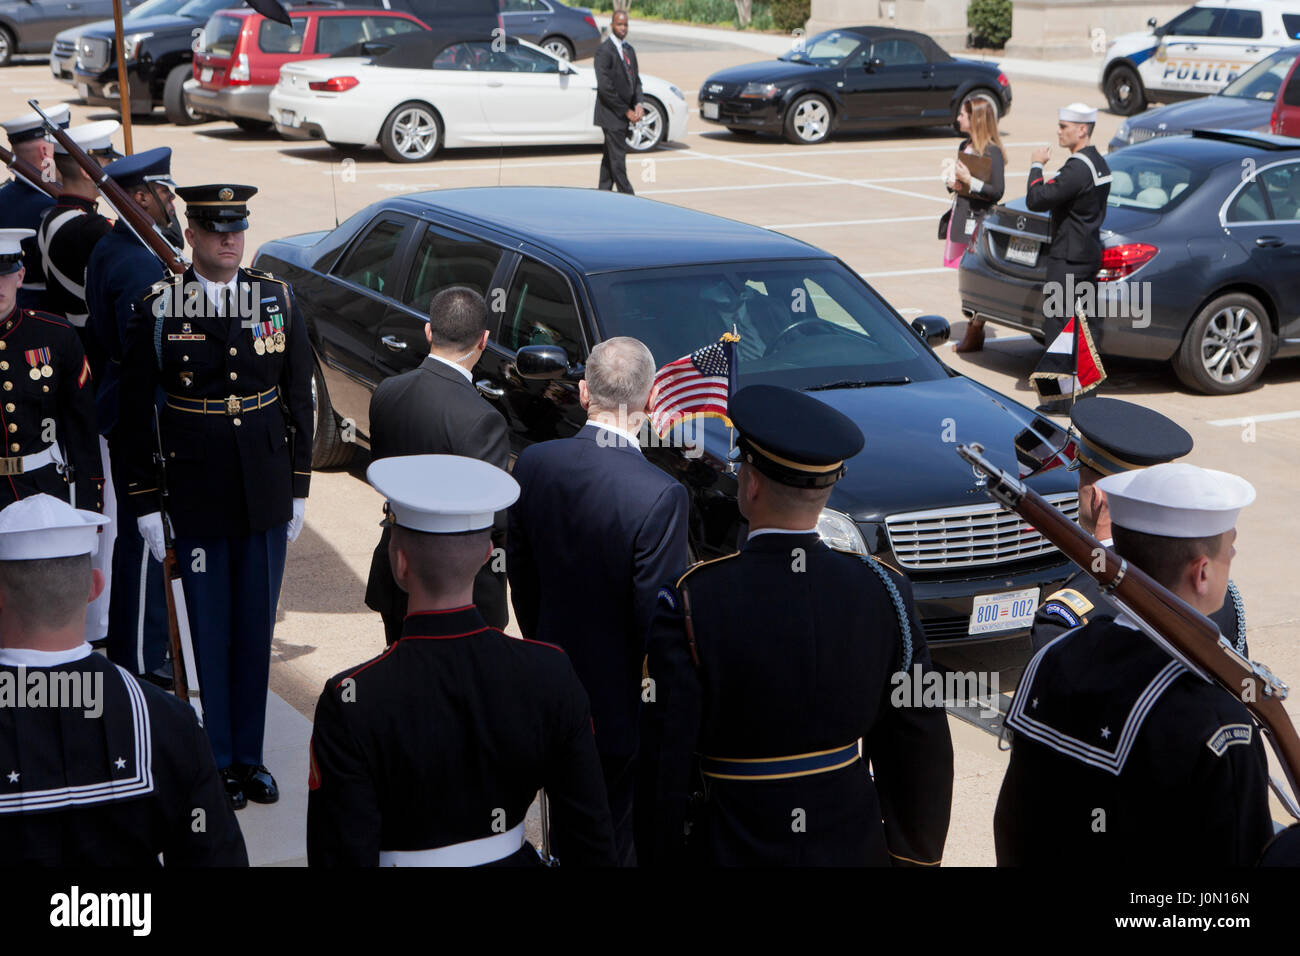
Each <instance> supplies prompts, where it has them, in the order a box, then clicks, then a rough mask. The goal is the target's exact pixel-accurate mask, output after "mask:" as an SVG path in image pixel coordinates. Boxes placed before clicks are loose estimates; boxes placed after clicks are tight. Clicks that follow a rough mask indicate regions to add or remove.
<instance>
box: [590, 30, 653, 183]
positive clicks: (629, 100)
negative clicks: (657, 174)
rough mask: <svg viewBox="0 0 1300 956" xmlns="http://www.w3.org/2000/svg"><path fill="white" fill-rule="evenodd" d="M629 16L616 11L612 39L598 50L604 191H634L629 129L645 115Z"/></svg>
mask: <svg viewBox="0 0 1300 956" xmlns="http://www.w3.org/2000/svg"><path fill="white" fill-rule="evenodd" d="M626 37H627V14H626V13H624V12H623V11H621V10H620V11H617V12H615V14H614V16H613V18H612V19H611V20H610V24H609V36H608V37H606V38H605V42H604V43H602V44H601V45H600V46H599V47H598V48H597V49H596V57H595V67H596V115H595V117H594V119H593V122H594V123H595V124H596V125H597V126H599V127H600V128H601V129H603V130H604V131H605V153H604V156H603V157H602V158H601V161H600V188H601V189H614V188H617V189H618V191H619V192H621V193H630V192H632V191H633V190H632V184H631V183H630V182H629V181H628V178H627V128H628V124H629V123H638V122H640V121H641V117H642V116H644V115H645V110H644V108H643V107H642V106H641V70H640V68H639V67H638V66H637V61H636V50H634V49H632V44H630V43H628V42H627V40H626Z"/></svg>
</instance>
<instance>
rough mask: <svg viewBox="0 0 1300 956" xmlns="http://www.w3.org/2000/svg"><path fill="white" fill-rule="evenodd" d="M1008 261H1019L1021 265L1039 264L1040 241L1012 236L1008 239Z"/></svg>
mask: <svg viewBox="0 0 1300 956" xmlns="http://www.w3.org/2000/svg"><path fill="white" fill-rule="evenodd" d="M1007 261H1008V262H1019V263H1020V264H1021V265H1026V266H1033V265H1037V264H1038V243H1036V242H1034V240H1032V239H1018V238H1016V237H1015V236H1011V237H1010V238H1009V239H1008V240H1007Z"/></svg>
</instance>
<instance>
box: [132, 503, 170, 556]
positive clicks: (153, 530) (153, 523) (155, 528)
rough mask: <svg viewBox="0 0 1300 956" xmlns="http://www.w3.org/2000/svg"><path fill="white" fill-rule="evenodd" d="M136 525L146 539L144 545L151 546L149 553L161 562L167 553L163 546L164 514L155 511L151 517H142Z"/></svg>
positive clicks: (141, 535)
mask: <svg viewBox="0 0 1300 956" xmlns="http://www.w3.org/2000/svg"><path fill="white" fill-rule="evenodd" d="M135 523H136V525H137V526H138V527H139V528H140V537H142V538H144V543H145V544H147V545H149V553H150V554H152V555H153V559H154V560H155V561H161V560H162V559H163V556H164V555H165V554H166V552H167V547H166V545H164V544H163V519H162V512H161V511H155V512H154V513H153V514H151V515H142V516H140V517H139V518H137V519H136V521H135Z"/></svg>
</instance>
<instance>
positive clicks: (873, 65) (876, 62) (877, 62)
mask: <svg viewBox="0 0 1300 956" xmlns="http://www.w3.org/2000/svg"><path fill="white" fill-rule="evenodd" d="M884 65H885V61H884V60H882V59H881V58H880V57H878V56H873V57H872V58H871V59H869V60H868V61H867V65H866V71H867V72H868V73H875V72H876V70H878V69H880V68H881V67H882V66H884Z"/></svg>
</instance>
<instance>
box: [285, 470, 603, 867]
mask: <svg viewBox="0 0 1300 956" xmlns="http://www.w3.org/2000/svg"><path fill="white" fill-rule="evenodd" d="M366 477H367V478H368V479H369V481H370V483H371V484H372V485H374V486H375V488H376V489H377V490H378V491H379V492H380V494H382V495H384V497H385V498H386V499H387V503H386V505H385V509H384V510H385V513H386V516H387V517H386V519H385V523H386V524H387V525H388V526H389V527H390V528H391V529H392V535H391V538H390V542H389V556H390V558H391V559H392V568H393V576H394V578H395V579H396V580H397V583H398V585H400V586H401V587H402V589H403V590H404V591H406V592H407V594H408V596H409V606H408V611H407V616H406V621H405V624H404V625H403V628H402V636H401V637H400V638H399V639H398V640H397V641H396V642H395V643H394V644H392V645H391V646H389V648H388V650H386V651H385V652H384V653H383V654H381V655H380V656H379V657H376V658H374V659H372V660H370V661H367V662H366V663H364V664H361V665H360V666H358V667H353V668H350V669H349V670H346V671H343V672H342V673H341V674H337V675H335V676H334V677H332V678H330V680H329V681H328V682H327V683H326V685H325V689H324V691H323V692H322V693H321V696H320V700H319V702H318V703H317V705H316V722H315V726H314V728H313V730H312V740H311V769H310V772H309V777H308V787H309V795H308V798H307V860H308V863H309V864H310V865H311V866H483V865H489V864H497V865H502V866H528V865H533V866H535V865H537V864H538V862H539V860H538V853H536V852H534V850H533V848H532V847H531V846H530V845H529V844H528V843H527V842H526V841H525V839H524V818H525V816H526V814H527V812H528V808H529V805H530V804H531V803H532V802H533V797H534V796H535V795H536V794H537V791H538V788H545V790H546V793H547V796H548V802H549V805H550V816H551V819H552V820H553V821H554V824H555V826H556V827H557V828H561V827H562V828H563V829H564V831H565V833H566V835H567V836H568V840H567V842H566V843H565V848H566V849H565V855H564V857H563V858H562V859H561V860H560V862H561V863H562V864H563V865H564V866H566V867H570V866H584V865H586V866H613V865H614V833H613V827H612V824H611V823H610V816H609V805H608V803H607V801H606V797H605V781H604V777H603V776H602V774H601V768H600V758H599V756H598V755H597V753H596V738H595V734H594V732H593V730H592V725H591V710H590V707H589V704H588V700H587V693H586V691H585V690H583V687H582V683H581V682H580V681H579V680H578V676H577V674H576V673H575V672H574V669H573V666H572V665H571V664H570V663H569V659H568V657H567V656H566V655H565V653H564V651H562V650H560V648H558V647H555V646H554V645H551V644H543V643H540V642H538V641H528V640H519V639H515V638H512V637H508V636H506V635H505V634H504V633H502V632H501V631H499V630H497V629H496V628H493V627H488V625H487V624H486V623H485V622H484V620H483V617H482V615H480V614H479V612H478V609H477V608H476V607H475V606H474V604H473V594H474V578H475V575H476V573H477V572H478V569H479V567H481V566H482V565H483V563H484V562H485V561H487V560H488V557H489V555H490V554H491V551H492V539H491V531H492V525H493V517H494V514H495V513H496V512H498V511H504V510H505V509H506V508H507V507H509V506H510V505H511V504H513V503H514V501H515V500H516V499H517V498H518V497H519V485H518V484H517V483H516V482H515V480H514V479H513V478H511V477H510V476H509V475H508V474H506V472H504V471H502V470H501V469H500V468H496V467H495V466H493V465H489V464H488V463H487V462H483V461H479V460H477V459H473V458H463V457H460V456H457V455H414V456H401V457H394V458H385V459H382V460H380V461H376V462H374V463H373V464H372V465H371V466H370V468H369V469H368V470H367V472H366Z"/></svg>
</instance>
